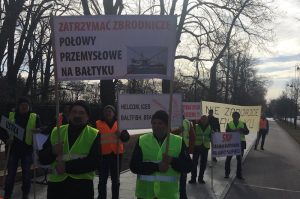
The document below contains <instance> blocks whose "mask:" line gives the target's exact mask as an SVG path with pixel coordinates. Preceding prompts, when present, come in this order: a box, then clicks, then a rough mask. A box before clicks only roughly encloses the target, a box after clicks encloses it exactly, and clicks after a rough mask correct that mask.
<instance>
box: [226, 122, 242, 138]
mask: <svg viewBox="0 0 300 199" xmlns="http://www.w3.org/2000/svg"><path fill="white" fill-rule="evenodd" d="M228 126H229V128H230V130H233V131H234V130H236V129H243V128H245V125H244V123H243V122H241V121H239V123H238V125H237V126H235V124H234V122H233V121H230V122H229V123H228ZM240 134H241V141H246V137H245V135H244V134H243V133H241V132H240Z"/></svg>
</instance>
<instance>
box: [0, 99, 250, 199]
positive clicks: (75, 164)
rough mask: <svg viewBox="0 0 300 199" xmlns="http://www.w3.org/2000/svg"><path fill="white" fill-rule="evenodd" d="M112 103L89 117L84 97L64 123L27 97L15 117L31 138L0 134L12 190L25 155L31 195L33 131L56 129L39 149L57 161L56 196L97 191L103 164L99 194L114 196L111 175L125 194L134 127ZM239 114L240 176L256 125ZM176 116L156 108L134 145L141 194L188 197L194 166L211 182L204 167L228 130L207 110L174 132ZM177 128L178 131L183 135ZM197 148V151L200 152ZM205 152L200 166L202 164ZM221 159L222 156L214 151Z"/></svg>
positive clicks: (42, 156) (41, 156)
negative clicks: (215, 141)
mask: <svg viewBox="0 0 300 199" xmlns="http://www.w3.org/2000/svg"><path fill="white" fill-rule="evenodd" d="M116 114H117V113H116V110H115V107H114V106H112V105H107V106H105V107H104V108H103V109H102V113H101V114H100V113H99V115H101V118H99V120H97V121H96V122H95V124H94V125H93V124H89V117H90V108H89V106H88V104H87V103H86V102H84V101H76V102H73V103H71V104H69V105H67V106H65V109H64V111H63V113H61V114H59V117H58V119H57V121H58V122H57V125H50V126H48V127H47V128H44V127H43V126H42V125H41V120H40V118H39V116H38V114H36V113H33V112H31V103H30V100H29V99H28V98H26V97H21V98H19V100H18V103H17V106H16V109H15V111H12V112H10V113H9V114H8V119H9V120H10V121H11V122H14V123H16V124H17V125H19V126H20V127H22V128H24V130H25V133H24V137H23V140H20V139H17V138H14V136H11V134H9V133H8V132H7V131H5V130H4V129H0V130H1V132H0V135H1V136H0V138H1V140H3V141H4V142H5V144H6V151H7V153H6V154H7V156H8V161H7V171H8V175H7V177H6V181H5V186H4V191H5V194H4V198H6V199H8V198H12V193H13V187H14V182H15V177H16V171H17V168H18V165H19V164H18V162H19V161H21V167H22V193H23V195H22V198H23V199H26V198H28V195H29V192H30V186H31V182H30V181H31V164H32V162H33V157H32V156H33V150H34V149H33V135H34V134H35V133H44V134H48V135H49V136H48V139H47V141H46V142H45V143H44V144H43V148H42V149H41V150H39V151H38V160H39V163H40V164H42V165H49V174H48V189H47V198H48V199H52V198H53V199H54V198H55V199H60V198H62V199H71V198H72V199H76V198H78V199H79V198H94V184H93V179H94V178H95V175H96V171H98V173H99V184H98V198H99V199H106V198H107V186H106V185H107V181H108V176H109V175H110V177H111V181H112V190H111V192H112V199H118V198H119V187H120V170H121V162H122V154H123V153H124V146H123V143H124V142H127V141H128V140H129V139H130V135H129V133H128V132H127V130H122V131H120V130H119V128H118V123H117V119H116ZM232 118H233V120H232V121H231V122H229V123H228V124H227V127H226V132H239V133H240V134H241V136H240V137H241V151H242V154H241V155H238V156H237V172H236V174H237V178H239V179H241V180H242V179H244V178H243V176H242V167H241V158H242V156H243V150H244V149H245V148H246V140H245V135H247V134H248V133H249V130H248V128H247V126H246V124H245V123H244V122H242V121H240V120H239V118H240V115H239V113H238V112H234V113H233V114H232ZM168 122H169V116H168V114H167V113H166V112H165V111H163V110H160V111H157V112H155V113H154V114H153V115H152V118H151V125H152V133H145V134H143V135H141V136H140V137H139V139H138V141H137V143H136V145H135V147H134V150H133V153H132V157H131V161H130V170H131V171H132V172H133V173H135V174H137V179H136V190H135V195H136V197H137V198H141V199H142V198H143V199H154V198H157V199H159V198H170V199H171V198H172V199H173V198H174V199H176V198H180V199H186V198H187V194H186V181H187V173H189V172H191V173H192V175H191V179H190V180H189V183H190V184H195V183H196V179H197V180H198V183H201V184H204V183H205V181H204V172H205V169H206V165H207V159H208V151H209V149H210V145H211V135H212V133H217V132H220V124H219V122H218V119H217V118H215V117H214V116H213V111H212V110H210V111H209V115H208V116H205V115H203V116H202V117H201V119H200V120H199V121H198V122H196V123H195V124H194V125H193V123H191V122H190V121H189V120H187V119H184V120H183V123H182V127H181V128H180V129H178V130H175V131H172V133H168V129H169V128H168V125H169V124H168ZM176 134H177V135H176ZM190 154H193V156H192V159H191V157H190ZM199 157H201V160H200V171H199V174H198V175H197V167H198V162H199ZM231 158H232V156H227V158H226V162H225V178H228V177H229V174H230V161H231ZM214 161H217V160H216V159H214ZM197 176H198V178H197Z"/></svg>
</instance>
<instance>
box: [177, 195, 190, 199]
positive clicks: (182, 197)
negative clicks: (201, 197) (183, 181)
mask: <svg viewBox="0 0 300 199" xmlns="http://www.w3.org/2000/svg"><path fill="white" fill-rule="evenodd" d="M179 199H188V197H187V195H183V196H179Z"/></svg>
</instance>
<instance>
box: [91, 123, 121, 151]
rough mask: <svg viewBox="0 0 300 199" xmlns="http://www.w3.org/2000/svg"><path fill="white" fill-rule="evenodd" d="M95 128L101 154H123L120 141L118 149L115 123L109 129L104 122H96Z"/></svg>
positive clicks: (116, 125) (116, 124)
mask: <svg viewBox="0 0 300 199" xmlns="http://www.w3.org/2000/svg"><path fill="white" fill-rule="evenodd" d="M96 127H97V129H98V130H99V133H100V135H101V153H102V154H103V155H107V154H110V153H114V154H122V153H124V146H123V143H122V141H121V140H119V149H118V146H117V145H118V137H117V135H116V132H117V130H118V123H117V121H115V123H114V125H113V127H112V128H109V126H108V125H107V123H106V122H104V121H102V120H97V121H96Z"/></svg>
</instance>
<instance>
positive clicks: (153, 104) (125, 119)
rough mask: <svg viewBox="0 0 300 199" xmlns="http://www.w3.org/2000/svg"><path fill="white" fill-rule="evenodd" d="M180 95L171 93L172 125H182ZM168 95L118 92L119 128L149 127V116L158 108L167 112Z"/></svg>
mask: <svg viewBox="0 0 300 199" xmlns="http://www.w3.org/2000/svg"><path fill="white" fill-rule="evenodd" d="M181 98H182V97H181V95H180V94H173V103H172V121H171V125H172V127H179V126H181V125H182V106H181V101H182V100H181ZM169 101H170V95H168V94H153V95H142V94H119V96H118V124H119V129H146V128H151V117H152V115H153V114H154V113H155V112H156V111H158V110H164V111H166V112H167V113H168V112H169Z"/></svg>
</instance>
